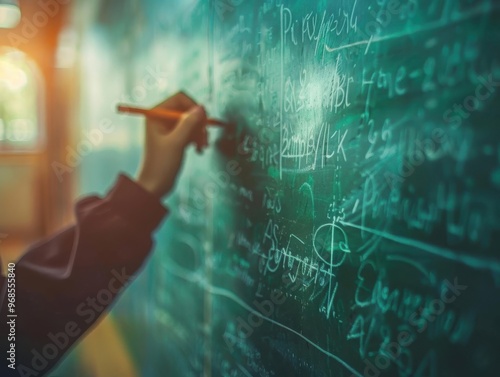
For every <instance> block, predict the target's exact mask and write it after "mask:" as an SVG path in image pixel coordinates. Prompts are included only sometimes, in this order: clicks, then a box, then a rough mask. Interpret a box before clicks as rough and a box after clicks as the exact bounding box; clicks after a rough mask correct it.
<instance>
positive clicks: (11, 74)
mask: <svg viewBox="0 0 500 377" xmlns="http://www.w3.org/2000/svg"><path fill="white" fill-rule="evenodd" d="M0 83H2V84H4V85H5V86H6V87H7V89H9V90H10V91H13V92H17V91H19V90H21V89H23V88H24V87H25V86H26V84H28V75H27V74H26V72H24V71H23V70H22V69H20V68H18V67H16V66H15V65H13V64H12V63H11V62H8V61H1V60H0Z"/></svg>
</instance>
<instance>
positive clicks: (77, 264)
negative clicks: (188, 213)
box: [0, 175, 166, 376]
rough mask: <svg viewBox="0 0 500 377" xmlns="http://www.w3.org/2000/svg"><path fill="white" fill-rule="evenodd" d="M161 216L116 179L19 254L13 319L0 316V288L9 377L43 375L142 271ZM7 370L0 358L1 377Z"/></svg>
mask: <svg viewBox="0 0 500 377" xmlns="http://www.w3.org/2000/svg"><path fill="white" fill-rule="evenodd" d="M165 214H166V209H165V208H164V207H163V206H162V205H161V203H160V201H159V200H158V198H156V197H154V196H153V195H151V194H149V193H148V192H146V191H145V190H144V189H142V188H141V187H140V186H138V185H137V184H136V183H134V182H133V181H131V180H130V179H128V178H127V177H125V176H123V175H121V176H120V177H119V179H118V181H117V183H116V184H115V186H114V188H113V189H112V190H111V191H110V192H109V194H108V195H107V196H106V197H105V198H103V199H101V198H98V197H88V198H85V199H83V200H81V201H79V202H78V203H77V205H76V206H75V215H76V224H75V225H74V226H71V227H69V228H67V229H65V230H63V231H61V232H60V233H58V234H56V235H55V236H53V237H51V238H49V239H47V240H45V241H43V242H40V243H38V244H35V245H33V246H32V247H31V248H30V249H29V250H28V251H27V252H26V253H25V254H24V255H23V257H22V258H21V259H20V260H19V261H18V262H17V263H16V266H15V289H16V297H15V300H16V302H15V315H17V317H7V316H8V315H9V314H10V313H9V312H8V311H7V297H6V286H7V284H5V283H4V284H3V287H2V296H1V298H2V303H1V305H2V307H1V313H2V314H1V318H0V321H1V322H2V323H3V324H4V326H2V327H3V328H4V329H5V333H4V331H2V339H1V340H0V342H1V343H2V344H3V345H4V346H3V347H2V348H4V347H5V346H6V347H7V349H9V347H10V346H11V345H10V343H12V342H9V341H8V339H7V335H8V334H9V333H10V331H11V330H10V327H9V326H7V327H5V324H6V323H7V322H8V321H11V320H12V319H14V321H15V358H16V360H15V365H16V368H17V372H16V373H14V374H13V375H15V376H23V375H30V371H33V372H36V373H37V374H36V376H41V375H43V374H44V373H46V372H47V371H49V370H50V369H51V368H52V367H53V366H54V365H55V364H56V363H57V362H58V360H59V359H60V358H61V357H62V356H63V355H64V353H65V352H66V351H67V350H68V349H69V348H70V347H71V345H72V344H73V343H74V342H75V341H76V340H77V339H78V338H80V337H81V336H82V335H83V334H84V333H85V332H86V331H87V329H89V328H90V327H91V326H92V325H93V324H94V323H95V321H96V320H97V319H98V318H99V316H100V315H101V314H102V313H103V312H104V311H105V310H106V308H107V307H108V306H109V305H110V304H111V303H112V302H113V301H114V299H115V298H116V296H117V294H118V293H119V292H120V290H121V289H122V288H123V287H124V286H126V285H127V284H128V283H129V282H130V280H131V279H133V276H134V274H135V273H137V271H138V270H139V269H140V267H141V266H142V265H143V263H144V260H145V258H146V257H147V256H148V254H149V252H150V250H151V247H152V239H151V233H152V231H153V230H154V229H155V228H156V227H157V226H158V225H159V223H160V222H161V220H162V219H163V217H164V216H165ZM2 354H3V355H5V354H7V355H8V352H7V351H6V353H3V350H2ZM8 364H9V361H7V360H6V358H5V357H4V356H2V360H1V366H0V368H1V370H0V375H1V376H4V375H8V374H7V373H8V372H10V371H11V369H10V368H8ZM20 369H23V371H21V370H20ZM4 372H5V373H4ZM23 373H24V374H23ZM32 375H35V374H32Z"/></svg>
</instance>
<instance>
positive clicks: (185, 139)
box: [172, 106, 207, 145]
mask: <svg viewBox="0 0 500 377" xmlns="http://www.w3.org/2000/svg"><path fill="white" fill-rule="evenodd" d="M206 121H207V114H206V112H205V109H204V108H203V106H196V107H194V108H193V109H192V110H190V111H189V112H187V113H186V114H184V116H183V117H182V118H181V120H180V121H179V123H178V124H177V127H175V129H174V131H173V132H172V136H173V137H175V138H176V139H177V140H179V142H180V143H182V145H187V144H189V143H190V142H191V141H193V140H194V135H195V134H196V133H197V132H201V130H202V127H204V126H205V124H206Z"/></svg>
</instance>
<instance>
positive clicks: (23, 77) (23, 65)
mask: <svg viewBox="0 0 500 377" xmlns="http://www.w3.org/2000/svg"><path fill="white" fill-rule="evenodd" d="M41 98H42V88H41V79H40V74H39V72H38V69H37V68H36V66H35V65H34V63H33V62H32V61H30V59H28V58H27V57H26V55H25V54H24V53H22V52H20V51H17V50H12V49H0V153H6V152H22V151H26V152H30V151H34V150H38V149H40V147H41V144H42V140H43V136H44V135H43V132H42V127H41V124H42V117H41V114H40V112H41V110H42V109H43V106H42V104H41Z"/></svg>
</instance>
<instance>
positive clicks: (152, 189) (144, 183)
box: [135, 176, 162, 198]
mask: <svg viewBox="0 0 500 377" xmlns="http://www.w3.org/2000/svg"><path fill="white" fill-rule="evenodd" d="M135 182H136V183H137V184H138V185H139V186H141V187H142V188H143V189H144V190H146V191H147V192H149V193H150V194H152V195H154V196H156V197H158V198H161V197H162V193H161V192H160V189H159V188H158V185H156V184H155V183H154V182H152V181H151V180H150V179H146V178H144V177H140V176H139V177H138V178H136V179H135Z"/></svg>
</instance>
